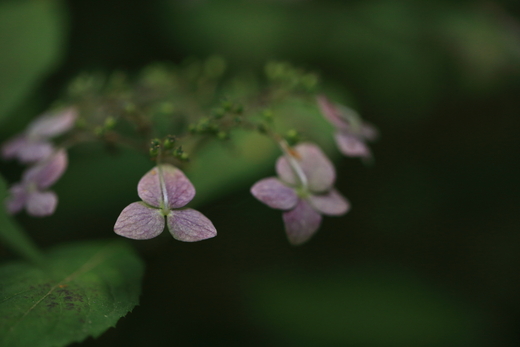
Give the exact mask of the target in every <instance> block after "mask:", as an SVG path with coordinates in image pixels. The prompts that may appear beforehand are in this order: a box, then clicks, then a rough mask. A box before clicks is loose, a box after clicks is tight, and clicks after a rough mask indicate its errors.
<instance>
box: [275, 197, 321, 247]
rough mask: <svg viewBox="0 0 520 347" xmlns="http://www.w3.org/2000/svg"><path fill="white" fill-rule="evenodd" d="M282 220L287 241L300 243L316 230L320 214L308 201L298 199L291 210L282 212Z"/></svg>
mask: <svg viewBox="0 0 520 347" xmlns="http://www.w3.org/2000/svg"><path fill="white" fill-rule="evenodd" d="M283 221H284V224H285V232H286V233H287V238H288V239H289V242H290V243H291V244H293V245H300V244H302V243H304V242H305V241H307V240H309V239H310V238H311V236H312V235H314V233H315V232H316V230H318V228H319V227H320V224H321V215H320V214H319V213H318V212H316V211H315V210H314V209H313V208H312V207H311V205H309V203H308V202H306V201H304V200H300V201H299V202H298V204H297V205H296V207H295V208H294V209H293V210H292V211H289V212H284V213H283Z"/></svg>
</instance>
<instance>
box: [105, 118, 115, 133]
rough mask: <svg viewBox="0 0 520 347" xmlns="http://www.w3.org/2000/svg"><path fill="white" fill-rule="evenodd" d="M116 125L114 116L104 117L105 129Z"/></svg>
mask: <svg viewBox="0 0 520 347" xmlns="http://www.w3.org/2000/svg"><path fill="white" fill-rule="evenodd" d="M115 126H116V120H115V118H114V117H111V116H110V117H108V118H107V119H105V130H111V129H113V128H114V127H115Z"/></svg>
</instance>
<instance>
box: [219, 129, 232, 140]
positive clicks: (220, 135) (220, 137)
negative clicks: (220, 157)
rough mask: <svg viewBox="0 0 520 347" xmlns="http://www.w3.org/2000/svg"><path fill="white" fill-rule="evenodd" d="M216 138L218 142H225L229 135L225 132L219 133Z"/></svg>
mask: <svg viewBox="0 0 520 347" xmlns="http://www.w3.org/2000/svg"><path fill="white" fill-rule="evenodd" d="M217 138H218V139H219V140H227V139H229V133H227V132H225V131H219V132H218V133H217Z"/></svg>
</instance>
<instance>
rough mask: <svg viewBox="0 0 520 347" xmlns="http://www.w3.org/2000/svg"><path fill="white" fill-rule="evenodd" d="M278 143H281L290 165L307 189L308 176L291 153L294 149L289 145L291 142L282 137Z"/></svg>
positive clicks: (303, 186)
mask: <svg viewBox="0 0 520 347" xmlns="http://www.w3.org/2000/svg"><path fill="white" fill-rule="evenodd" d="M278 144H279V145H280V148H281V149H282V152H283V154H284V155H285V157H286V158H287V161H288V162H289V165H291V168H292V169H293V172H294V173H295V174H296V176H297V177H298V179H299V181H300V184H301V186H302V188H304V189H307V187H308V185H309V183H308V181H307V176H305V173H303V170H302V167H301V166H300V164H298V162H297V161H296V158H295V157H294V155H293V154H292V153H291V152H292V149H291V148H290V147H289V144H288V143H287V141H285V140H284V139H280V140H279V141H278Z"/></svg>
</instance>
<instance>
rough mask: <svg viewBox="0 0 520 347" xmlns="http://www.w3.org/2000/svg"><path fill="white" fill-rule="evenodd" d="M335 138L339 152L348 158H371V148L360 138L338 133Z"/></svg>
mask: <svg viewBox="0 0 520 347" xmlns="http://www.w3.org/2000/svg"><path fill="white" fill-rule="evenodd" d="M334 138H335V139H336V144H337V145H338V148H339V151H340V152H341V153H343V154H344V155H346V156H348V157H362V158H370V157H371V156H372V153H371V152H370V148H368V146H367V145H366V144H365V142H364V141H363V140H361V139H360V138H359V137H358V136H356V135H352V134H349V133H346V132H340V131H338V132H337V133H336V134H335V135H334Z"/></svg>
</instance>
